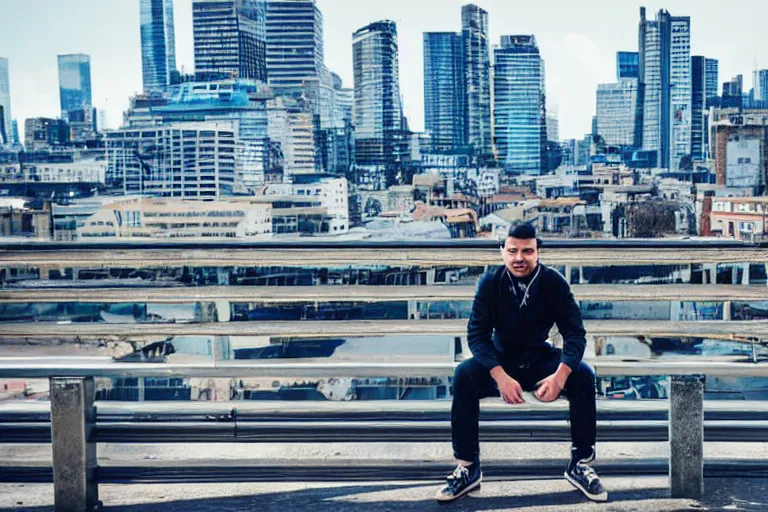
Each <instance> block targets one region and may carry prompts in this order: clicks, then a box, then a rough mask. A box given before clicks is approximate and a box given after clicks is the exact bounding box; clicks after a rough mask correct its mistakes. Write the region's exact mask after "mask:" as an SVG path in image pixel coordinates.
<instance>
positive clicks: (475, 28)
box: [461, 4, 493, 160]
mask: <svg viewBox="0 0 768 512" xmlns="http://www.w3.org/2000/svg"><path fill="white" fill-rule="evenodd" d="M461 37H462V46H463V51H464V76H465V82H464V89H465V104H466V106H465V108H464V111H465V112H466V114H465V115H466V119H467V121H466V122H467V129H466V133H467V142H468V144H469V146H470V147H471V148H472V150H473V151H474V154H475V155H477V156H478V157H480V159H481V160H485V159H490V158H491V157H492V154H493V142H492V134H491V56H490V53H489V47H488V12H486V11H485V10H483V9H481V8H480V7H478V6H477V5H474V4H467V5H464V6H462V8H461Z"/></svg>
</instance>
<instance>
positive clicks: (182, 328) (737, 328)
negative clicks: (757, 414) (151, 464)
mask: <svg viewBox="0 0 768 512" xmlns="http://www.w3.org/2000/svg"><path fill="white" fill-rule="evenodd" d="M0 326H1V327H2V330H0V338H6V339H7V338H14V339H22V338H57V339H67V338H79V339H83V338H99V337H117V338H120V339H135V338H139V337H147V336H164V337H165V336H281V337H301V338H324V337H338V336H371V335H377V336H383V335H405V334H408V335H437V334H444V335H462V334H466V332H467V320H464V319H459V320H347V321H322V320H320V321H317V320H305V321H299V322H291V321H275V322H257V321H250V322H212V323H183V324H174V323H171V324H164V323H146V324H113V323H105V322H101V323H99V322H97V323H57V322H32V323H28V322H11V323H5V324H0ZM584 327H585V328H586V330H587V333H588V334H589V335H592V336H595V335H597V336H641V335H642V336H651V337H654V336H655V337H699V338H712V339H725V340H734V341H738V340H751V339H752V338H756V337H757V338H759V337H768V320H739V321H722V320H699V321H679V322H678V321H659V320H587V321H585V322H584Z"/></svg>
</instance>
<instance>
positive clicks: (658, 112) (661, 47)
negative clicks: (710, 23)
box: [639, 7, 692, 170]
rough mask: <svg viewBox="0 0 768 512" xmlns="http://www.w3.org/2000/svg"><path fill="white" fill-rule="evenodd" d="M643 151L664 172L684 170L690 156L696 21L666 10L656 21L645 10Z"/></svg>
mask: <svg viewBox="0 0 768 512" xmlns="http://www.w3.org/2000/svg"><path fill="white" fill-rule="evenodd" d="M639 40H640V84H641V89H642V91H643V103H644V110H643V149H644V150H648V151H655V152H657V155H658V165H659V167H662V168H666V169H673V170H677V169H679V166H680V164H681V163H682V162H683V161H684V159H685V158H686V157H688V156H689V155H690V154H691V123H692V109H691V96H692V89H691V85H692V84H691V20H690V17H687V16H671V15H670V14H669V12H667V11H664V10H661V11H659V12H658V14H657V16H656V20H655V21H650V20H646V17H645V8H643V7H641V8H640V33H639Z"/></svg>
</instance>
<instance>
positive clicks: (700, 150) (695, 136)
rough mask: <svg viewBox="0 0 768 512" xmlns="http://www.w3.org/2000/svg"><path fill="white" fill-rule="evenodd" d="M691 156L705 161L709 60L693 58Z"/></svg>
mask: <svg viewBox="0 0 768 512" xmlns="http://www.w3.org/2000/svg"><path fill="white" fill-rule="evenodd" d="M691 81H692V91H693V92H692V96H691V113H692V115H693V118H692V120H691V156H692V157H693V159H694V160H702V159H704V156H705V154H704V141H705V137H704V109H705V107H706V100H707V98H706V87H707V86H706V83H707V59H706V58H705V57H691Z"/></svg>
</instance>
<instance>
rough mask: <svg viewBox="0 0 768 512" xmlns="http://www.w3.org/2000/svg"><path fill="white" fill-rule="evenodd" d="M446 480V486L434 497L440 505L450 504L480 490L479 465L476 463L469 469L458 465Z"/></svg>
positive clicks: (481, 475) (481, 478)
mask: <svg viewBox="0 0 768 512" xmlns="http://www.w3.org/2000/svg"><path fill="white" fill-rule="evenodd" d="M446 480H447V483H446V485H445V486H444V487H442V488H441V489H440V490H438V491H437V494H436V495H435V499H436V500H437V501H438V502H440V503H448V502H451V501H453V500H456V499H458V498H461V497H462V496H464V495H465V494H467V493H469V492H472V491H476V490H478V489H480V482H482V480H483V472H482V471H481V470H480V463H479V462H476V463H474V464H472V465H471V466H469V467H464V466H462V465H461V464H459V465H458V466H457V467H456V469H455V470H454V471H453V473H452V474H451V475H450V476H449V477H448V478H446Z"/></svg>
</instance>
